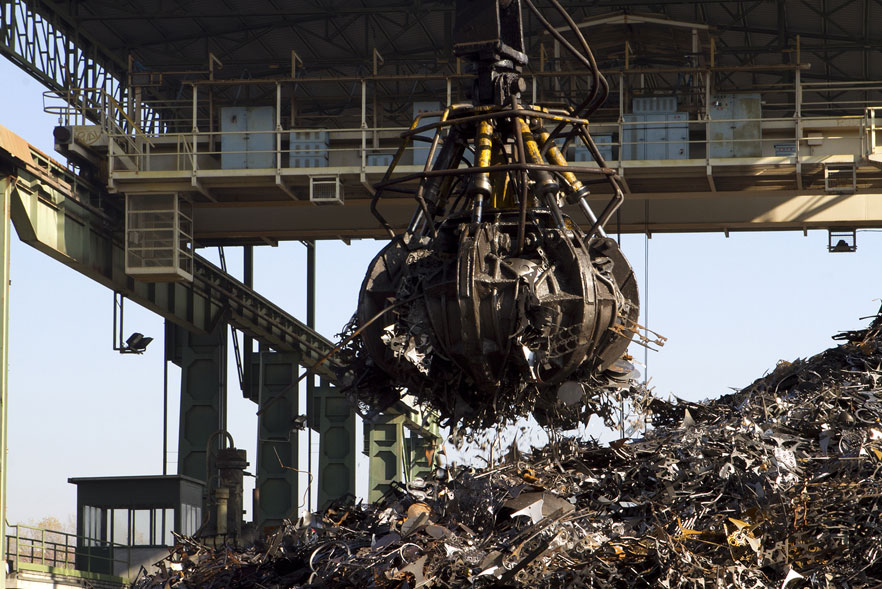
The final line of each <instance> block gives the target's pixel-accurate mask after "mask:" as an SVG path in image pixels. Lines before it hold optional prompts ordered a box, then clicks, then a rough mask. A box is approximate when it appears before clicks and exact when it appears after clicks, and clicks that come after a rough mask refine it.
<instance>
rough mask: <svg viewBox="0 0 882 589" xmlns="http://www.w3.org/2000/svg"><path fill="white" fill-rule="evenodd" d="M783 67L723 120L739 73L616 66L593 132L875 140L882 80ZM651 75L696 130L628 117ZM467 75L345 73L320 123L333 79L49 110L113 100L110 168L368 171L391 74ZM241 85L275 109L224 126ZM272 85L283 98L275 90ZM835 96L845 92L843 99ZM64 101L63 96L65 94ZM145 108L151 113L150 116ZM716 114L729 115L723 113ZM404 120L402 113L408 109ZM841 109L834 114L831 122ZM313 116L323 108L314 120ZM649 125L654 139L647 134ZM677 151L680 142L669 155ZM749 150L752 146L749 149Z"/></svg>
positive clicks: (67, 112) (531, 86)
mask: <svg viewBox="0 0 882 589" xmlns="http://www.w3.org/2000/svg"><path fill="white" fill-rule="evenodd" d="M556 65H560V64H555V63H554V62H553V61H548V62H546V63H545V67H547V68H550V69H551V70H553V68H554V67H556ZM788 68H789V69H788ZM779 69H781V70H782V72H783V71H784V70H787V71H788V72H789V71H790V70H793V81H792V82H782V83H779V84H765V85H762V84H760V85H755V86H752V87H751V88H750V89H749V91H750V92H752V93H754V94H757V95H760V96H761V98H762V114H763V115H764V116H757V117H736V116H732V117H730V118H720V117H719V116H718V117H717V118H714V117H713V116H712V114H711V113H712V112H714V111H715V110H718V109H716V107H715V102H716V101H717V100H718V98H719V96H721V94H717V92H720V93H722V94H723V95H724V94H725V93H726V92H729V93H730V95H731V96H737V95H738V94H742V93H743V92H742V91H733V90H728V91H727V90H717V87H716V83H715V81H714V80H715V79H716V78H720V77H721V76H722V77H725V76H726V75H727V73H730V72H729V71H728V70H727V69H726V68H724V67H716V68H700V67H699V68H668V69H663V70H657V71H656V70H653V71H654V72H655V73H652V72H650V71H649V70H640V69H630V70H629V69H625V70H619V71H615V72H607V77H608V78H609V80H610V83H611V87H612V96H613V98H612V99H611V100H609V101H608V102H607V105H606V106H605V107H604V108H603V109H601V110H599V111H598V112H597V113H595V116H594V117H593V119H592V132H593V133H594V134H596V135H598V139H597V143H598V144H599V145H598V146H599V147H601V149H602V150H603V151H604V155H605V156H606V159H609V160H611V161H615V162H619V163H621V162H627V161H629V160H658V159H662V160H671V161H676V160H679V159H689V160H694V159H706V160H710V159H726V158H735V157H763V158H766V157H789V158H793V159H794V161H796V162H797V163H798V162H799V161H801V159H803V158H804V157H807V156H812V155H830V154H835V155H853V156H855V157H858V158H862V157H866V154H867V153H868V150H870V147H869V144H868V142H870V141H876V140H877V138H876V133H875V131H874V132H873V133H870V132H869V129H870V127H871V126H873V128H874V129H875V123H873V122H870V120H869V119H870V118H871V117H875V109H876V104H874V102H873V101H874V100H875V102H876V103H878V101H879V99H878V91H879V90H880V89H882V81H856V82H802V81H801V77H800V75H799V74H800V68H799V66H786V67H785V66H782V67H781V68H779ZM647 75H653V76H656V77H658V76H665V75H667V76H679V77H680V78H682V79H684V80H689V85H688V87H687V88H685V89H682V90H678V91H677V92H676V94H677V96H678V97H679V98H680V104H681V105H682V108H681V112H678V113H677V114H683V115H684V116H685V118H684V119H682V120H680V121H679V122H678V123H677V124H679V125H681V126H682V127H685V129H686V131H687V134H686V136H678V137H676V138H671V137H665V136H664V133H663V131H664V130H666V129H670V128H671V122H670V121H668V122H665V121H650V120H645V121H630V120H627V119H628V115H630V114H632V113H630V112H629V111H630V104H631V99H632V98H634V97H640V96H652V95H653V91H651V90H649V89H646V88H644V87H643V79H644V77H645V76H647ZM468 77H469V76H467V75H465V74H454V75H451V74H448V75H443V74H438V75H419V76H404V75H402V76H383V75H374V76H365V77H355V78H345V79H344V78H341V79H340V80H335V81H338V82H339V83H341V84H344V82H345V85H346V87H347V88H349V89H350V90H351V93H350V96H349V98H350V99H351V100H350V102H349V106H348V107H347V110H346V111H345V113H344V114H341V115H340V116H339V117H337V115H332V114H329V115H328V116H327V117H324V116H323V117H322V121H323V123H324V127H321V128H319V127H314V126H311V125H309V124H306V125H305V126H300V125H299V124H294V123H292V121H295V120H300V119H298V118H297V109H296V107H295V103H296V99H295V96H303V95H304V92H305V91H304V88H307V87H309V86H310V85H311V84H324V85H325V86H326V85H327V82H328V79H306V78H299V79H296V80H284V79H282V80H217V81H215V80H198V81H192V82H184V86H183V87H184V90H183V91H182V92H181V94H180V95H179V97H178V98H175V99H172V100H163V101H159V100H152V101H147V100H145V101H143V102H141V103H140V104H139V105H138V107H137V108H136V109H135V112H137V113H138V114H137V115H133V114H131V113H128V114H127V113H126V111H125V110H124V109H123V108H122V107H121V105H119V104H118V103H116V101H114V100H113V99H112V98H111V97H109V96H105V95H102V99H101V104H90V103H89V102H88V101H86V100H84V99H82V98H81V96H80V95H79V94H76V93H77V92H78V91H72V93H71V95H70V96H67V97H66V99H67V100H68V102H69V105H68V106H67V107H58V106H53V107H47V110H49V111H50V112H57V113H58V114H59V116H60V117H62V118H63V119H64V120H65V121H67V120H73V119H74V118H76V119H77V120H80V121H83V122H85V121H86V119H88V118H93V119H94V118H95V117H94V116H91V117H90V116H88V115H92V114H94V113H91V112H90V111H89V110H88V109H90V108H96V109H104V114H103V115H101V116H100V117H98V119H99V120H102V121H108V122H106V123H102V124H103V125H105V127H106V129H107V132H108V135H109V137H110V139H111V140H110V142H109V145H108V150H109V151H110V152H111V162H110V170H111V172H113V171H114V170H122V169H127V170H129V171H165V170H171V171H178V172H181V171H188V172H199V171H201V170H210V169H225V168H229V169H253V168H258V169H263V170H276V171H277V172H278V171H281V170H283V169H291V168H322V167H342V166H355V167H358V168H360V169H361V171H362V173H364V171H365V169H367V168H371V167H377V166H379V167H384V166H385V165H386V164H387V163H388V162H389V160H390V159H391V156H392V154H393V153H394V152H395V151H396V150H397V148H398V142H399V140H400V139H399V137H400V133H401V132H402V131H403V130H405V127H404V126H399V125H397V124H395V125H392V124H385V125H384V124H383V123H384V122H385V123H389V122H391V121H390V120H389V116H387V115H383V112H382V108H381V107H380V106H379V105H380V104H382V97H383V95H382V92H383V91H384V90H383V88H388V87H392V86H395V84H393V83H392V82H394V81H396V80H399V78H400V79H401V80H412V81H413V83H414V84H416V83H420V84H423V83H426V84H429V83H431V84H435V86H437V87H438V89H439V90H440V92H439V93H438V94H437V95H436V96H437V98H438V100H437V104H438V108H441V107H442V106H443V105H444V104H450V103H452V102H456V101H458V100H459V99H460V91H459V90H458V89H457V88H458V86H460V85H461V84H460V82H461V81H462V80H464V79H465V78H468ZM525 79H526V82H527V83H526V88H527V90H526V92H525V101H526V102H532V103H542V102H545V101H547V100H549V99H550V100H555V99H556V98H560V97H565V96H568V97H570V98H572V97H573V96H579V95H580V94H579V92H581V91H582V90H580V88H581V86H580V84H584V76H582V75H580V72H578V71H541V72H531V73H529V74H528V75H526V76H525ZM240 86H241V87H242V88H246V89H247V87H250V86H255V87H257V88H258V89H260V90H261V93H260V94H259V95H260V96H262V102H261V104H263V105H265V107H266V108H267V109H269V110H270V111H271V115H270V116H269V117H268V118H267V119H266V121H265V122H266V124H265V125H264V126H263V127H261V128H259V129H243V128H241V127H239V128H236V129H227V128H222V127H224V125H223V123H222V121H221V118H222V117H221V113H222V109H223V108H224V107H223V106H222V105H223V104H224V103H223V101H222V100H221V98H224V97H225V98H226V99H227V102H229V98H230V97H231V96H233V97H235V98H236V100H234V102H233V104H246V103H247V101H242V100H240V99H239V97H240V93H239V90H238V88H239V87H240ZM273 86H274V87H275V100H273V98H272V94H273V92H272V90H271V88H272V87H273ZM359 88H360V105H359V104H358V103H359V100H358V98H359ZM298 92H299V93H300V94H298ZM251 94H252V92H251V91H250V90H248V91H245V92H242V95H245V96H248V95H251ZM254 94H257V93H254ZM306 94H308V93H306ZM616 96H617V97H618V100H616ZM831 97H835V100H834V99H833V98H831ZM58 98H61V99H65V97H64V96H60V97H58ZM289 101H290V104H289ZM70 105H74V106H70ZM53 109H54V110H53ZM408 112H409V111H408ZM144 113H149V114H150V117H148V118H149V122H148V118H145V116H146V115H145V114H144ZM647 114H651V113H647ZM714 114H716V115H719V113H717V112H714ZM398 118H399V119H401V118H403V115H402V112H401V111H400V109H399V112H398ZM834 118H835V119H836V120H835V121H834V122H833V123H831V124H827V122H829V121H830V120H832V119H834ZM862 118H863V119H864V121H863V122H861V119H862ZM314 120H316V117H313V121H314ZM843 121H844V122H845V124H843ZM111 122H112V124H111ZM136 122H141V123H142V124H148V125H149V132H147V133H145V132H144V130H143V129H144V127H143V126H142V127H140V128H139V127H138V125H137V124H136ZM397 122H401V121H397ZM335 125H336V126H335ZM751 125H753V126H754V127H756V129H754V130H753V131H750V132H749V133H747V134H744V133H741V131H743V130H744V129H746V128H748V127H750V126H751ZM234 127H235V125H234ZM726 127H729V128H732V129H735V130H736V132H734V133H731V134H730V136H726V137H720V136H718V133H717V132H718V131H719V130H720V129H724V128H726ZM757 129H758V130H757ZM298 132H317V133H326V134H330V137H331V140H330V142H329V144H328V145H327V146H326V147H323V148H321V149H320V150H319V151H321V153H320V154H318V155H319V156H320V157H321V158H322V159H324V160H325V162H326V163H322V162H308V161H306V160H309V159H310V158H311V157H312V156H315V155H317V154H316V153H315V152H316V148H314V147H300V146H296V145H293V144H292V143H291V137H292V133H298ZM641 133H643V134H644V135H645V136H638V135H640V134H641ZM660 135H661V136H660ZM722 143H726V144H727V145H728V146H729V148H731V149H729V153H728V154H727V153H726V150H725V149H719V146H720V145H721V144H722ZM833 145H835V148H834V147H832V146H833ZM741 148H749V149H741ZM671 149H675V150H677V151H676V152H675V153H670V150H671ZM874 149H875V148H874ZM831 150H832V151H831ZM427 151H428V149H427V146H424V145H423V144H421V143H415V144H413V145H411V146H409V147H408V148H407V151H406V152H405V157H404V160H403V162H402V163H405V164H406V163H409V162H413V163H414V164H416V165H421V164H422V162H423V160H422V159H421V154H423V153H424V152H427ZM658 153H663V154H664V155H663V157H653V155H652V154H658ZM744 153H748V154H750V155H748V156H742V155H740V154H744ZM410 154H412V155H410ZM640 154H643V155H642V156H641V155H640ZM237 158H238V159H242V160H245V161H243V163H242V164H241V165H236V164H234V163H230V162H234V161H235V160H236V159H237ZM589 159H590V158H589ZM225 162H226V163H225ZM320 172H321V170H320V169H316V170H315V172H314V173H320ZM306 173H313V172H312V171H307V172H306Z"/></svg>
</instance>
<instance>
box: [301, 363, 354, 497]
mask: <svg viewBox="0 0 882 589" xmlns="http://www.w3.org/2000/svg"><path fill="white" fill-rule="evenodd" d="M311 380H314V379H311ZM307 395H308V398H309V402H310V409H311V413H312V415H311V417H312V419H311V421H315V422H317V423H315V426H316V427H315V429H317V430H318V432H319V470H318V502H317V503H316V505H317V507H318V508H319V509H322V508H323V507H325V506H326V505H327V504H328V503H329V502H331V501H334V500H335V499H341V498H343V497H346V496H347V495H351V496H353V497H354V496H355V453H356V450H355V411H354V410H353V409H352V405H351V404H350V403H349V400H348V399H347V398H346V396H345V395H343V394H342V393H341V392H340V390H339V389H338V388H337V387H335V386H334V385H333V384H331V383H330V382H328V381H327V380H325V379H321V382H320V383H319V384H318V385H317V386H316V385H313V386H308V387H307Z"/></svg>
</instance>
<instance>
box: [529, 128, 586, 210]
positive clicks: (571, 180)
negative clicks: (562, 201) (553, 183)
mask: <svg viewBox="0 0 882 589" xmlns="http://www.w3.org/2000/svg"><path fill="white" fill-rule="evenodd" d="M548 137H549V133H548V131H546V130H545V129H540V131H539V141H541V142H542V143H543V144H545V142H547V141H548ZM546 153H547V154H548V159H549V161H551V163H553V164H554V165H556V166H566V165H567V160H566V158H565V157H564V156H563V154H562V153H561V152H560V149H559V148H558V147H557V144H556V143H554V142H553V141H552V142H551V144H549V146H548V150H547V151H546ZM561 175H562V176H563V177H564V180H565V181H566V182H565V184H566V187H565V190H566V192H567V196H569V197H570V198H568V199H567V200H572V199H575V200H576V201H578V200H579V198H581V197H582V196H584V195H585V194H587V192H588V191H587V190H586V189H585V186H583V185H582V183H581V182H580V181H579V179H578V178H576V175H575V174H573V173H572V172H563V173H562V174H561Z"/></svg>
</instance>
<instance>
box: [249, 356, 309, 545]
mask: <svg viewBox="0 0 882 589" xmlns="http://www.w3.org/2000/svg"><path fill="white" fill-rule="evenodd" d="M256 357H257V359H258V365H257V366H256V370H255V369H254V368H252V374H257V375H258V383H259V384H258V388H259V393H258V395H259V402H258V410H257V483H256V485H255V489H254V490H255V494H256V501H255V509H254V511H255V517H254V519H255V521H256V522H257V526H258V528H257V529H258V530H268V529H272V528H275V527H277V526H279V525H281V524H282V520H283V519H286V518H296V517H297V510H298V508H299V505H300V496H299V495H298V492H297V489H298V484H297V483H298V478H299V474H300V473H299V472H298V469H299V466H298V457H299V450H300V447H299V443H298V442H299V435H298V434H299V432H298V430H297V429H296V428H295V426H294V420H295V419H296V418H297V417H299V415H300V413H299V407H298V401H299V397H300V387H299V386H298V371H299V370H298V364H299V363H300V358H299V357H298V356H297V355H296V354H282V353H278V352H267V351H261V352H258V353H257V354H256ZM252 361H253V359H252Z"/></svg>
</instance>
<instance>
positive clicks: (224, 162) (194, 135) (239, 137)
mask: <svg viewBox="0 0 882 589" xmlns="http://www.w3.org/2000/svg"><path fill="white" fill-rule="evenodd" d="M875 112H876V111H875V109H868V111H867V114H865V115H863V116H857V115H854V116H838V117H835V118H834V119H831V117H823V116H815V117H802V118H800V119H798V120H797V119H795V118H793V117H775V118H771V117H766V118H717V119H706V118H705V119H698V120H696V119H682V120H679V121H676V122H671V121H624V120H620V121H615V122H596V123H594V124H593V125H592V135H593V137H594V139H595V142H596V144H597V146H598V148H599V149H600V151H601V153H602V154H603V155H604V158H605V159H606V160H607V161H608V163H614V164H615V165H624V166H627V165H629V164H628V162H629V161H658V160H664V161H667V162H670V163H671V164H672V165H676V163H677V161H678V160H689V161H694V160H706V161H710V160H714V161H716V162H718V163H721V162H723V161H725V160H726V159H733V160H734V159H736V158H739V159H743V158H766V159H765V161H767V162H769V163H772V160H769V159H767V158H790V160H792V162H799V161H809V160H810V158H811V157H812V156H815V157H816V159H817V157H821V156H850V157H854V158H857V159H860V158H862V157H866V154H867V153H873V150H874V149H878V145H879V140H878V134H879V131H878V123H875V122H873V121H875V118H874V117H875ZM405 130H406V128H405V127H382V128H365V129H330V128H321V129H303V128H298V129H281V128H278V129H270V130H251V131H211V132H203V131H191V132H188V133H174V134H168V135H164V136H162V137H154V138H152V141H151V142H150V144H149V145H150V147H148V148H146V149H143V150H133V151H125V150H123V149H122V147H121V146H122V145H124V143H123V142H122V141H116V142H114V147H113V148H112V149H113V151H112V153H111V159H112V160H115V161H113V162H112V163H111V169H112V170H120V169H122V168H123V165H122V159H123V158H128V161H129V162H134V169H135V170H138V171H152V172H159V171H175V172H191V173H198V172H201V171H204V170H231V171H232V170H242V169H250V170H263V171H264V172H263V173H265V174H274V173H278V172H281V171H282V170H291V169H299V170H301V171H302V172H303V173H304V174H307V175H315V174H321V173H322V171H323V169H326V168H348V171H349V172H352V171H353V170H355V171H362V172H364V171H365V170H372V169H374V170H375V169H376V168H377V167H380V168H385V167H387V166H388V165H389V163H390V162H391V160H392V157H393V155H394V154H395V152H396V150H397V149H398V146H399V143H400V134H401V132H403V131H405ZM300 133H315V134H323V135H324V136H326V137H327V142H326V143H323V144H316V145H302V144H298V143H297V142H296V141H293V140H292V139H291V137H292V136H296V135H297V134H300ZM362 136H364V138H363V140H362ZM111 137H115V136H113V135H112V136H111ZM373 137H376V140H374V139H373ZM428 151H429V144H428V143H421V142H414V143H412V144H410V145H408V146H407V148H406V149H405V150H404V155H403V157H402V160H401V162H400V163H401V164H404V165H407V164H413V165H418V166H422V165H423V164H424V163H425V160H426V157H427V156H428ZM466 157H468V156H466ZM568 157H569V159H570V160H571V161H576V162H580V163H581V162H584V163H585V165H593V164H592V159H591V158H590V157H588V155H587V152H586V151H585V150H584V148H581V147H578V146H575V151H571V152H569V155H568ZM778 163H780V162H778ZM255 173H256V172H255Z"/></svg>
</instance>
